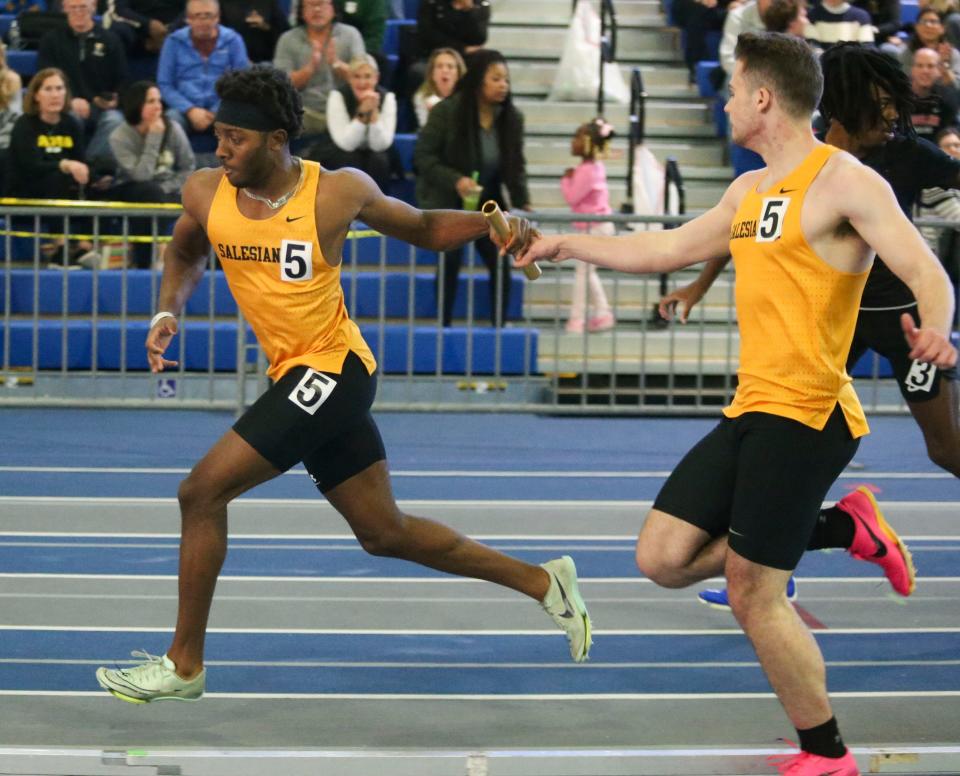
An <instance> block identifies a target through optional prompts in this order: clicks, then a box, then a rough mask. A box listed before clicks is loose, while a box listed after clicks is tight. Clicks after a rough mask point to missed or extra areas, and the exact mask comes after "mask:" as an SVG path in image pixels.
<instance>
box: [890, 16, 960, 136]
mask: <svg viewBox="0 0 960 776" xmlns="http://www.w3.org/2000/svg"><path fill="white" fill-rule="evenodd" d="M923 48H926V49H933V50H934V51H936V52H937V53H938V54H939V55H940V65H941V67H942V70H941V73H940V79H941V81H943V82H944V84H946V85H947V86H953V87H956V85H957V84H958V83H960V52H958V51H957V49H955V48H954V47H953V46H952V45H951V44H950V41H948V40H947V36H946V34H945V33H944V29H943V17H942V16H941V15H940V14H939V13H937V12H936V11H934V10H933V9H931V8H927V9H925V10H923V11H921V12H920V14H919V15H918V16H917V22H916V24H915V25H914V28H913V34H912V35H911V36H910V38H909V39H908V40H907V43H906V45H904V46H902V47H901V49H900V51H899V57H900V64H901V65H903V69H904V70H905V71H906V72H907V73H909V72H910V71H911V68H912V67H913V59H914V56H915V55H916V52H917V51H919V50H920V49H923ZM951 123H952V122H951Z"/></svg>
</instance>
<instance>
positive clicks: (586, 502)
mask: <svg viewBox="0 0 960 776" xmlns="http://www.w3.org/2000/svg"><path fill="white" fill-rule="evenodd" d="M881 501H882V502H883V507H884V508H885V509H888V508H898V509H924V510H927V509H932V510H935V511H936V510H946V509H949V510H951V511H952V510H955V509H956V502H955V501H934V500H927V501H888V500H886V499H881ZM232 503H233V504H242V505H243V506H244V507H250V506H265V507H270V508H275V507H278V506H291V507H300V508H303V509H311V510H313V509H316V508H320V509H326V508H327V507H326V502H325V501H323V500H322V499H320V498H319V497H316V496H311V497H308V498H260V497H253V496H240V497H239V498H237V499H235V500H234V501H233V502H232ZM397 503H399V504H400V505H401V506H403V507H405V508H418V507H419V508H428V507H468V508H474V507H476V508H496V507H504V508H505V507H523V508H526V509H529V510H537V511H551V512H552V511H554V510H557V509H567V510H570V511H572V510H574V509H577V508H580V507H591V508H600V509H606V508H618V509H619V508H627V509H649V508H650V506H651V505H652V504H653V501H651V500H644V499H641V500H636V499H596V500H594V499H553V500H550V499H541V498H537V499H400V500H399V501H398V502H397ZM823 503H824V504H825V505H828V506H829V505H830V504H832V503H833V502H831V501H824V502H823ZM0 504H28V505H36V504H69V505H71V506H82V505H86V504H95V505H103V504H118V505H130V506H140V505H144V504H146V505H151V506H154V505H156V506H177V499H176V497H173V496H0Z"/></svg>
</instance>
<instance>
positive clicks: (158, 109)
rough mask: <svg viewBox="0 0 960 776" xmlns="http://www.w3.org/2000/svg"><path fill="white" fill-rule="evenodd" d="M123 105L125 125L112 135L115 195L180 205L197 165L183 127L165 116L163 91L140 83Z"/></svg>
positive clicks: (122, 99) (126, 95) (123, 99)
mask: <svg viewBox="0 0 960 776" xmlns="http://www.w3.org/2000/svg"><path fill="white" fill-rule="evenodd" d="M120 107H121V109H122V110H123V118H124V119H125V121H124V123H123V124H121V125H120V126H119V127H117V128H116V129H115V130H113V133H112V134H111V135H110V146H111V147H112V149H113V154H114V156H115V157H116V159H117V176H116V182H115V184H114V186H113V188H111V189H110V194H111V196H112V197H113V198H114V199H118V200H125V201H129V202H179V201H180V188H181V187H182V186H183V184H184V182H185V181H186V180H187V177H188V176H189V175H190V173H191V172H193V171H194V170H195V169H196V166H197V164H196V158H195V157H194V154H193V149H192V148H191V147H190V141H189V140H188V139H187V135H186V133H185V132H184V131H183V127H181V126H180V125H179V124H178V123H177V122H176V121H171V120H169V119H168V118H166V117H165V116H164V115H163V100H162V98H161V93H160V88H159V87H158V86H157V85H156V84H155V83H153V81H137V82H136V83H133V84H131V85H130V86H129V87H128V88H127V89H125V90H124V91H123V93H122V94H121V96H120Z"/></svg>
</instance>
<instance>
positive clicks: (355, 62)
mask: <svg viewBox="0 0 960 776" xmlns="http://www.w3.org/2000/svg"><path fill="white" fill-rule="evenodd" d="M364 66H366V67H369V68H372V69H373V72H374V73H376V74H377V75H380V66H379V65H378V64H377V59H376V57H374V56H373V54H360V56H357V57H354V58H353V59H351V60H350V64H348V65H347V67H348V68H349V69H350V72H351V73H352V72H354V71H356V70H359V69H360V68H361V67H364Z"/></svg>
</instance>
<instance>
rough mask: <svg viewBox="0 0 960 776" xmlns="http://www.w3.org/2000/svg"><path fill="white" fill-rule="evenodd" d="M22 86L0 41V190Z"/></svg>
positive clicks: (4, 178) (20, 107)
mask: <svg viewBox="0 0 960 776" xmlns="http://www.w3.org/2000/svg"><path fill="white" fill-rule="evenodd" d="M22 88H23V82H22V81H21V80H20V74H19V73H18V72H17V71H16V70H13V69H12V68H10V67H9V66H8V65H7V47H6V46H5V45H4V44H3V42H0V192H5V191H6V190H7V187H6V177H7V151H8V149H9V148H10V135H11V133H12V132H13V125H14V123H15V122H16V120H17V119H18V118H19V117H20V114H21V113H23V95H22V94H21V90H22Z"/></svg>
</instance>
